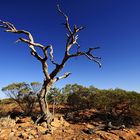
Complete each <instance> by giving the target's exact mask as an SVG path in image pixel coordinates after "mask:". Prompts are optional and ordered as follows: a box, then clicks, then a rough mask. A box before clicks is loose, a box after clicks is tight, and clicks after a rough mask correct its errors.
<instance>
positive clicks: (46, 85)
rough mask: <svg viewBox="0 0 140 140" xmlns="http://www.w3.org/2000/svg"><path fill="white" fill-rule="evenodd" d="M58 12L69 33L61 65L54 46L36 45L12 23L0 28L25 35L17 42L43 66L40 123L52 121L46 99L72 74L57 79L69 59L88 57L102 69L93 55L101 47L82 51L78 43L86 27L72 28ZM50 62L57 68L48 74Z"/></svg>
mask: <svg viewBox="0 0 140 140" xmlns="http://www.w3.org/2000/svg"><path fill="white" fill-rule="evenodd" d="M57 10H58V12H59V13H60V14H61V15H62V16H63V17H64V18H65V24H64V25H65V28H66V32H67V33H66V35H67V39H66V45H65V52H64V56H63V59H62V61H61V62H60V63H57V62H55V61H54V57H53V46H52V45H48V46H44V45H42V44H40V43H36V42H35V41H34V38H33V36H32V34H31V33H30V32H28V31H26V30H19V29H17V28H16V27H15V26H14V25H13V24H12V23H10V22H5V21H2V20H0V23H1V24H0V27H1V28H4V29H5V31H6V32H10V33H15V34H23V35H26V36H27V38H19V39H18V40H17V41H16V42H24V43H26V44H27V45H28V47H29V48H30V52H31V55H32V56H33V57H35V58H36V59H37V60H38V61H39V62H40V63H41V65H42V70H43V73H44V77H45V78H44V81H43V85H42V89H41V91H40V93H39V94H38V99H39V105H40V111H41V117H40V118H39V119H38V121H39V120H40V119H44V120H46V122H48V121H49V120H50V118H51V113H50V111H49V107H48V103H47V98H46V97H47V94H48V92H49V90H50V88H51V87H52V86H53V84H54V83H55V82H57V81H58V80H61V79H63V78H66V77H68V76H69V75H70V74H71V73H70V72H66V73H65V74H64V75H62V76H60V77H57V74H58V73H59V72H60V71H61V70H62V69H63V68H64V66H65V64H66V62H67V61H68V60H69V59H71V58H74V57H78V56H86V57H87V58H88V59H89V60H91V61H94V62H96V63H97V64H98V65H99V67H101V64H100V62H99V59H100V57H97V56H94V55H93V54H92V52H93V51H94V50H96V49H98V48H99V47H95V48H89V49H88V50H87V51H81V50H80V45H79V44H78V42H77V39H78V34H77V33H79V32H80V31H81V30H83V29H84V27H82V26H79V27H78V26H76V25H73V28H71V27H70V24H69V19H68V16H67V15H66V14H65V13H64V12H63V11H62V10H61V9H60V7H59V5H57ZM74 45H76V46H77V50H76V52H75V53H72V54H71V53H70V50H71V49H72V47H73V46H74ZM36 48H39V49H41V51H42V52H43V56H41V55H40V54H39V53H38V52H37V50H36ZM48 61H50V62H51V63H52V64H53V65H55V68H54V70H53V71H52V72H51V73H49V72H48Z"/></svg>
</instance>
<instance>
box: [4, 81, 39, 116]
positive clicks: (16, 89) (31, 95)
mask: <svg viewBox="0 0 140 140" xmlns="http://www.w3.org/2000/svg"><path fill="white" fill-rule="evenodd" d="M40 89H41V84H40V83H38V82H32V83H31V84H27V83H25V82H22V83H13V84H10V85H8V86H6V87H4V88H2V91H3V92H4V93H5V94H6V95H7V96H8V97H10V98H11V99H12V100H14V101H15V102H16V103H18V105H19V106H20V107H21V109H22V110H23V111H24V114H26V115H29V114H31V113H32V111H33V109H34V107H35V103H36V101H37V93H38V92H39V91H40Z"/></svg>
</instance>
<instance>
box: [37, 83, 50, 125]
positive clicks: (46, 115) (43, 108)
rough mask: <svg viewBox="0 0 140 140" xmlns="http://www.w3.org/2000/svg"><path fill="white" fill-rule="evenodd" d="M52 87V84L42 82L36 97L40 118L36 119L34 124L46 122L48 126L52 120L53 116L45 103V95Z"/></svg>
mask: <svg viewBox="0 0 140 140" xmlns="http://www.w3.org/2000/svg"><path fill="white" fill-rule="evenodd" d="M52 85H53V82H51V81H49V82H46V81H44V83H43V86H42V89H41V91H40V94H39V95H38V100H39V105H40V114H41V116H40V117H39V118H38V119H37V121H36V124H37V123H39V122H40V121H46V123H47V124H48V125H50V123H51V121H52V119H53V115H52V114H51V113H50V110H49V106H48V102H47V95H48V93H49V91H50V88H51V87H52Z"/></svg>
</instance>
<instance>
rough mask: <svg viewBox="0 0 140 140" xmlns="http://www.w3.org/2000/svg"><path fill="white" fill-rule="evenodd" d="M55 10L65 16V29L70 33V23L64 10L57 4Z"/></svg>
mask: <svg viewBox="0 0 140 140" xmlns="http://www.w3.org/2000/svg"><path fill="white" fill-rule="evenodd" d="M57 10H58V11H59V12H60V13H61V14H62V15H63V16H64V17H65V19H66V23H65V26H66V29H67V30H68V31H69V33H70V34H72V30H71V28H70V25H69V18H68V16H67V15H66V14H65V13H64V12H62V11H61V9H60V6H59V4H58V5H57Z"/></svg>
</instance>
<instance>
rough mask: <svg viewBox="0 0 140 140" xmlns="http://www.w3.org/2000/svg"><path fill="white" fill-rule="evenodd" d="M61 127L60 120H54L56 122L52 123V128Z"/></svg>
mask: <svg viewBox="0 0 140 140" xmlns="http://www.w3.org/2000/svg"><path fill="white" fill-rule="evenodd" d="M60 125H61V123H60V120H58V119H57V118H54V121H53V122H51V126H53V127H59V126H60Z"/></svg>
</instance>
